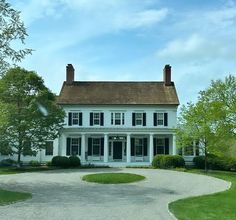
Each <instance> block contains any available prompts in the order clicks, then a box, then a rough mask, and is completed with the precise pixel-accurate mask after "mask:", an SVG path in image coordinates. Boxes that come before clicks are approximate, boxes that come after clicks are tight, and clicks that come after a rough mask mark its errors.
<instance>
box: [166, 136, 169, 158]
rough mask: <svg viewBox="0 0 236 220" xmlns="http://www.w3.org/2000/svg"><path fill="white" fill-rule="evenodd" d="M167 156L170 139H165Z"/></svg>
mask: <svg viewBox="0 0 236 220" xmlns="http://www.w3.org/2000/svg"><path fill="white" fill-rule="evenodd" d="M165 154H169V138H165Z"/></svg>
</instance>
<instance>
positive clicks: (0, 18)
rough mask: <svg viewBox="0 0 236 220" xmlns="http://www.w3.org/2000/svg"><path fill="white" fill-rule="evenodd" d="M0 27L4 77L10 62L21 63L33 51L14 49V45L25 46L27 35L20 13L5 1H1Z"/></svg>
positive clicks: (0, 65)
mask: <svg viewBox="0 0 236 220" xmlns="http://www.w3.org/2000/svg"><path fill="white" fill-rule="evenodd" d="M0 27H1V32H0V45H1V46H0V75H2V74H3V73H5V72H6V69H8V68H9V66H10V61H12V62H13V63H16V62H19V61H21V60H22V59H23V58H24V57H25V56H26V55H27V54H31V53H32V50H31V49H27V48H26V49H19V50H16V49H14V47H13V43H14V44H15V43H16V42H17V43H18V42H20V43H21V44H24V41H25V38H26V37H27V33H26V28H25V26H24V23H23V22H22V21H21V19H20V12H19V11H16V10H15V9H13V8H12V7H11V5H10V4H9V3H7V2H6V1H5V0H0ZM18 45H19V44H18Z"/></svg>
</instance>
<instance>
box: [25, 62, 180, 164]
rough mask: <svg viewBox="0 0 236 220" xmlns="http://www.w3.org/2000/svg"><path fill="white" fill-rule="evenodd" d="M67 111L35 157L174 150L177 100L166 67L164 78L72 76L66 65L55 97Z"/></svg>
mask: <svg viewBox="0 0 236 220" xmlns="http://www.w3.org/2000/svg"><path fill="white" fill-rule="evenodd" d="M57 103H58V105H60V106H62V108H63V109H64V110H65V112H66V118H65V126H64V128H63V130H62V131H61V135H60V137H59V138H58V139H56V140H54V141H53V142H49V143H48V147H47V149H46V150H42V151H41V152H39V153H38V155H37V156H36V157H33V158H32V157H23V158H22V160H32V159H34V160H35V159H37V160H40V161H41V162H43V161H49V160H51V158H52V157H53V156H56V155H62V156H69V155H78V156H79V157H80V159H81V161H82V163H100V164H101V163H102V164H108V163H115V162H122V163H127V164H130V165H132V163H133V162H135V163H140V164H142V163H146V164H148V163H151V162H152V159H153V156H154V155H156V154H173V155H174V154H176V137H175V128H176V121H177V119H176V117H177V107H178V105H179V100H178V96H177V93H176V89H175V85H174V83H173V82H172V81H171V66H170V65H166V66H165V67H164V70H163V81H160V82H158V81H152V82H140V81H134V82H109V81H74V68H73V66H72V65H71V64H68V65H67V67H66V81H65V82H64V83H63V85H62V88H61V92H60V94H59V96H58V99H57Z"/></svg>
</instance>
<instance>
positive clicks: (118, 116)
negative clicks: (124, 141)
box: [111, 112, 125, 125]
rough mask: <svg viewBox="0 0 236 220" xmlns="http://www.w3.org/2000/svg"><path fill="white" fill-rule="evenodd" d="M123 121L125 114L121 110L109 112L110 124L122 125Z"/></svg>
mask: <svg viewBox="0 0 236 220" xmlns="http://www.w3.org/2000/svg"><path fill="white" fill-rule="evenodd" d="M124 123H125V114H124V113H121V112H115V113H113V112H112V113H111V124H112V125H123V124H124Z"/></svg>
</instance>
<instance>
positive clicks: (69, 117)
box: [68, 112, 72, 126]
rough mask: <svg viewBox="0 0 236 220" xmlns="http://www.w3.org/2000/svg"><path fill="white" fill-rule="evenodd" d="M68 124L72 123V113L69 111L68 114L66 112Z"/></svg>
mask: <svg viewBox="0 0 236 220" xmlns="http://www.w3.org/2000/svg"><path fill="white" fill-rule="evenodd" d="M68 125H70V126H71V125H72V113H71V112H69V114H68Z"/></svg>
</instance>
